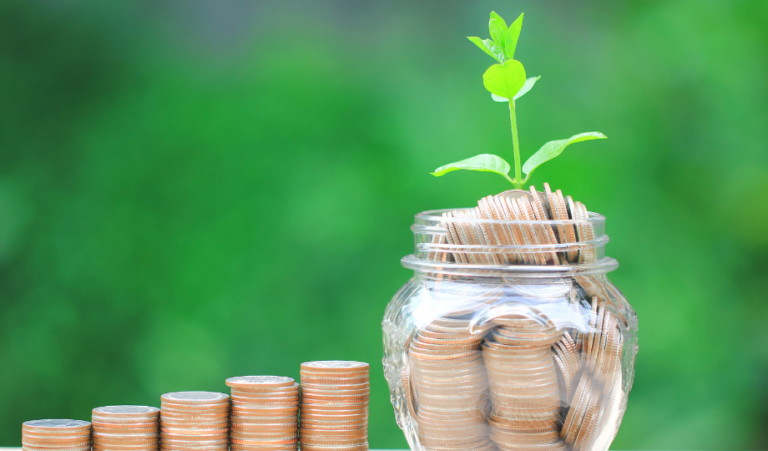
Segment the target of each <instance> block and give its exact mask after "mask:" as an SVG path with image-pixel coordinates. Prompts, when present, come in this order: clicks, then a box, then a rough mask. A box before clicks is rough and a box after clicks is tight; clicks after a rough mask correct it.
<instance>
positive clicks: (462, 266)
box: [402, 210, 618, 278]
mask: <svg viewBox="0 0 768 451" xmlns="http://www.w3.org/2000/svg"><path fill="white" fill-rule="evenodd" d="M449 211H450V212H454V213H453V214H452V215H450V217H448V216H447V215H446V214H445V213H446V212H449ZM456 211H457V210H433V211H426V212H422V213H419V214H418V215H416V221H415V223H414V224H413V226H411V230H413V232H414V242H415V248H414V253H413V254H411V255H408V256H406V257H404V258H403V259H402V264H403V266H405V267H406V268H409V269H413V270H414V271H416V272H420V273H425V274H438V275H449V276H456V277H504V278H506V277H520V278H560V277H573V276H577V275H590V274H605V273H607V272H610V271H613V270H614V269H616V268H617V267H618V262H617V261H616V260H615V259H613V258H610V257H606V256H605V245H606V243H608V241H609V238H608V235H606V234H605V217H603V216H602V215H599V214H597V213H591V212H590V213H589V215H588V217H587V218H586V219H569V220H558V221H522V220H493V219H479V218H476V217H473V216H472V215H471V214H466V215H456V214H455V212H456ZM459 211H461V210H459ZM468 211H469V210H468ZM457 216H458V217H457Z"/></svg>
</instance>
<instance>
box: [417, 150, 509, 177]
mask: <svg viewBox="0 0 768 451" xmlns="http://www.w3.org/2000/svg"><path fill="white" fill-rule="evenodd" d="M460 169H464V170H468V171H484V172H495V173H497V174H501V175H503V176H504V177H506V178H509V175H508V174H509V170H510V169H511V167H510V166H509V163H507V162H506V161H504V159H503V158H501V157H499V156H496V155H490V154H487V153H484V154H481V155H475V156H474V157H472V158H467V159H466V160H461V161H457V162H455V163H450V164H446V165H445V166H440V167H439V168H437V169H435V172H433V173H432V175H434V176H435V177H440V176H441V175H444V174H447V173H449V172H453V171H458V170H460Z"/></svg>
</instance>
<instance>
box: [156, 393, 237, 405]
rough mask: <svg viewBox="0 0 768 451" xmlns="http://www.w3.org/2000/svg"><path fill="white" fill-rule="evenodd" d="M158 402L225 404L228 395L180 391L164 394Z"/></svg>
mask: <svg viewBox="0 0 768 451" xmlns="http://www.w3.org/2000/svg"><path fill="white" fill-rule="evenodd" d="M160 400H161V401H167V402H172V403H173V402H176V403H182V404H205V403H215V402H222V403H225V402H227V401H228V400H229V395H227V394H225V393H216V392H208V391H180V392H173V393H166V394H164V395H162V396H161V397H160Z"/></svg>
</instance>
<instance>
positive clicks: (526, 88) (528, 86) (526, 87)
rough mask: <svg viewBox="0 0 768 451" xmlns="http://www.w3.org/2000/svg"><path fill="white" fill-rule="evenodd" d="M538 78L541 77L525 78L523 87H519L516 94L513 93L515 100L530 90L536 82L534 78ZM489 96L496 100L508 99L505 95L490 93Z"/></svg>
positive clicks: (507, 100) (503, 100)
mask: <svg viewBox="0 0 768 451" xmlns="http://www.w3.org/2000/svg"><path fill="white" fill-rule="evenodd" d="M539 78H541V76H538V77H531V78H527V79H526V80H525V84H524V85H523V87H522V88H520V91H518V92H517V94H515V100H517V99H519V98H520V97H522V96H524V95H525V94H526V93H527V92H528V91H530V90H531V88H533V85H535V84H536V80H538V79H539ZM491 98H492V99H493V100H494V101H496V102H509V99H507V98H506V97H500V96H497V95H496V94H491Z"/></svg>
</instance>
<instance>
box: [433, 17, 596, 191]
mask: <svg viewBox="0 0 768 451" xmlns="http://www.w3.org/2000/svg"><path fill="white" fill-rule="evenodd" d="M522 27H523V14H520V17H518V18H517V20H515V21H514V22H512V25H510V26H509V27H507V23H506V22H504V19H502V18H501V16H499V15H498V14H496V13H495V12H492V13H491V21H490V23H489V26H488V28H489V29H490V34H491V38H490V39H480V38H478V37H474V36H472V37H469V38H468V39H469V40H470V41H472V42H473V43H474V44H475V45H477V46H478V47H480V49H481V50H482V51H484V52H485V53H487V54H488V55H490V56H491V57H492V58H493V59H495V60H496V61H498V63H497V64H494V65H493V66H491V67H489V68H488V70H486V71H485V73H484V74H483V85H485V89H487V90H488V91H490V93H491V98H492V99H493V100H495V101H497V102H506V103H509V118H510V120H511V122H512V148H513V150H514V161H515V178H512V177H510V176H509V171H510V170H511V169H512V168H511V167H510V165H509V163H507V162H506V160H504V159H503V158H501V157H500V156H498V155H491V154H481V155H475V156H474V157H472V158H467V159H466V160H461V161H457V162H455V163H450V164H446V165H445V166H440V167H439V168H437V169H435V172H433V173H432V175H434V176H436V177H439V176H441V175H443V174H447V173H449V172H452V171H458V170H460V169H465V170H469V171H484V172H495V173H496V174H500V175H502V176H504V178H506V179H507V180H509V181H510V182H511V183H512V184H513V185H514V186H515V188H518V189H520V188H522V187H523V186H524V185H525V184H526V183H527V182H528V179H529V178H530V177H531V174H532V173H533V171H534V170H535V169H536V168H538V167H539V166H541V165H542V164H544V163H546V162H547V161H549V160H551V159H553V158H555V157H557V156H558V155H560V154H561V153H563V150H565V148H566V147H568V146H569V145H571V144H575V143H577V142H581V141H589V140H592V139H605V138H607V136H605V135H603V134H602V133H599V132H587V133H580V134H578V135H574V136H571V137H570V138H567V139H559V140H557V141H550V142H548V143H546V144H544V145H543V146H541V149H539V150H538V151H537V152H536V153H534V154H533V155H531V157H530V158H528V160H527V161H526V162H525V164H523V165H522V167H520V139H519V137H518V132H517V116H516V110H515V101H517V99H519V98H520V97H522V96H523V95H525V94H526V93H527V92H528V91H530V90H531V89H532V88H533V86H534V85H535V84H536V81H537V80H538V79H539V78H540V77H531V78H526V76H525V68H524V67H523V64H522V63H521V62H520V61H518V60H516V59H515V49H516V48H517V41H518V39H519V38H520V30H521V29H522ZM523 173H524V174H525V178H523Z"/></svg>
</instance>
